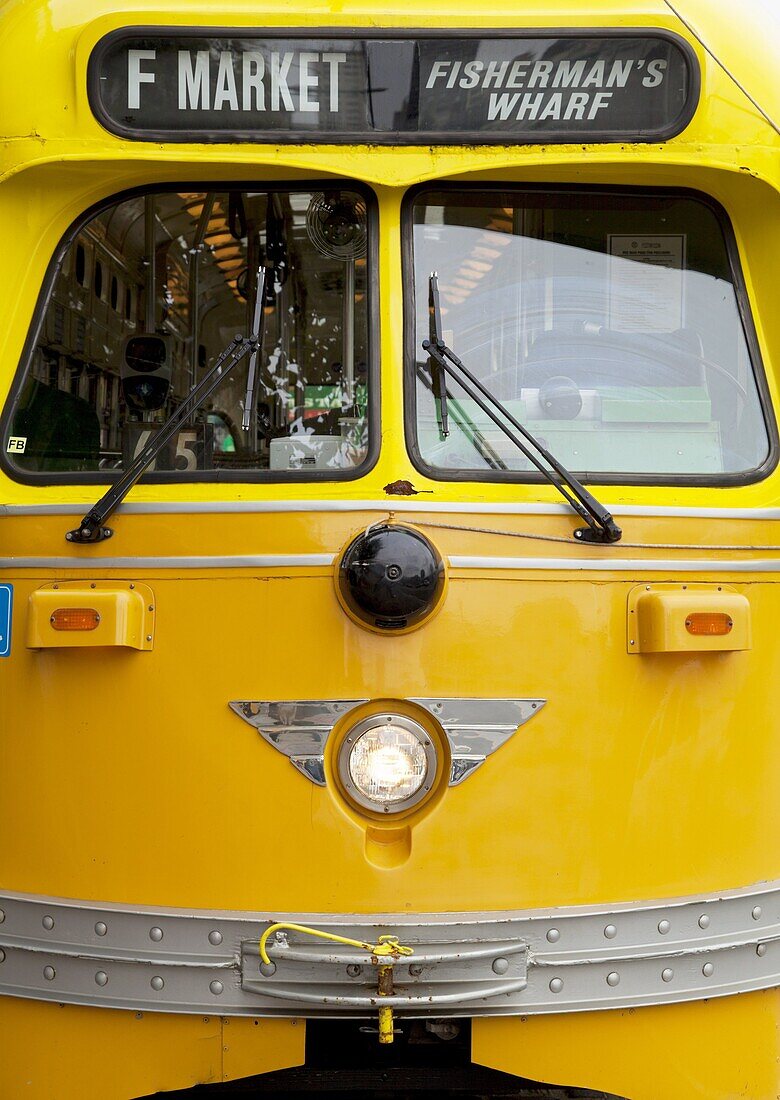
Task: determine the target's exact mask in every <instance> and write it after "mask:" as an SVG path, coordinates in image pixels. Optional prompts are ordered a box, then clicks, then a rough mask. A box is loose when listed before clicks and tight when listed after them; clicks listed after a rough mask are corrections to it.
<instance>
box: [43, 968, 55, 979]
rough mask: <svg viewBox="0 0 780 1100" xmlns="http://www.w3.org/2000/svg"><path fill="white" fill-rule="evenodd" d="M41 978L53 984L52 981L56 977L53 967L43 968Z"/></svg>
mask: <svg viewBox="0 0 780 1100" xmlns="http://www.w3.org/2000/svg"><path fill="white" fill-rule="evenodd" d="M43 976H44V978H45V979H46V981H47V982H53V981H54V979H55V978H56V977H57V971H56V970H55V969H54V967H53V966H44V968H43Z"/></svg>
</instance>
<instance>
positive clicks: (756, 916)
mask: <svg viewBox="0 0 780 1100" xmlns="http://www.w3.org/2000/svg"><path fill="white" fill-rule="evenodd" d="M750 915H751V917H752V918H753V920H761V906H760V905H754V906H753V911H752V913H751V914H750Z"/></svg>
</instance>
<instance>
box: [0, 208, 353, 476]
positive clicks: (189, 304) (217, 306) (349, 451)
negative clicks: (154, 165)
mask: <svg viewBox="0 0 780 1100" xmlns="http://www.w3.org/2000/svg"><path fill="white" fill-rule="evenodd" d="M368 231H369V226H368V217H367V200H366V197H365V195H363V194H360V193H358V192H357V191H356V190H351V189H350V188H348V187H345V188H339V187H338V186H336V187H334V188H333V189H332V190H328V191H314V190H305V191H291V190H261V189H258V190H256V191H246V190H244V191H238V190H217V191H208V192H206V191H186V192H185V191H159V192H156V193H151V194H146V195H139V196H137V197H134V198H129V199H124V200H122V201H119V202H116V203H114V204H112V205H110V206H107V207H105V208H104V209H103V210H102V212H101V213H100V214H98V215H97V216H96V217H94V218H93V219H92V220H91V221H89V222H87V223H86V224H85V225H84V226H83V227H82V228H81V229H80V231H79V232H78V233H77V234H76V236H75V237H74V238H73V240H72V242H71V243H70V245H69V246H68V248H67V249H66V251H65V254H64V257H63V260H62V264H61V267H60V270H59V272H58V274H57V275H56V278H55V279H54V282H53V284H52V286H51V289H50V292H49V295H48V299H47V301H46V303H45V306H44V312H43V319H42V325H41V329H40V335H39V337H38V340H37V343H36V345H35V347H34V349H33V352H32V355H31V358H30V361H29V362H28V363H27V365H26V371H25V375H24V378H23V381H22V385H21V389H19V390H18V391H17V392H18V396H17V399H16V401H15V404H14V407H13V409H12V410H11V422H10V433H9V434H10V435H11V436H13V437H14V438H15V439H17V440H22V441H23V443H22V444H17V449H16V450H15V452H14V453H13V456H12V461H13V462H14V463H15V465H16V466H17V468H18V469H20V470H23V471H25V472H28V473H47V474H48V473H52V472H54V473H56V472H60V473H82V472H87V473H88V472H89V471H94V472H96V477H95V479H96V480H99V479H100V478H99V474H97V472H99V471H121V470H122V469H123V468H126V466H127V465H128V464H129V462H130V461H131V460H132V458H133V457H134V456H135V455H136V454H137V453H138V452H139V451H140V450H141V448H142V447H143V446H144V445H145V444H146V443H147V441H148V440H149V438H150V435H151V434H152V433H154V432H155V431H156V430H157V429H158V428H159V427H160V425H161V424H162V423H163V422H164V421H165V419H166V418H167V417H168V416H169V415H170V414H171V412H173V411H174V410H175V408H176V406H177V405H178V404H179V403H180V402H181V401H182V399H183V398H184V397H185V396H186V394H187V393H188V391H189V390H190V389H191V387H192V386H193V385H194V384H195V383H196V382H198V381H199V380H200V379H201V378H202V377H203V375H204V373H205V371H206V370H207V369H208V367H209V366H211V364H212V363H213V362H214V361H215V359H216V358H217V356H218V355H219V353H220V351H221V350H222V349H223V348H224V347H225V345H226V344H227V343H228V342H229V341H230V340H231V339H232V338H233V337H234V336H235V335H236V334H238V333H240V334H248V333H249V332H251V326H252V318H253V315H254V311H255V302H256V296H257V280H258V276H257V272H258V269H259V268H260V267H262V268H263V269H264V271H265V283H266V289H265V294H264V296H263V301H262V309H261V313H262V316H263V322H264V338H263V345H262V351H261V353H260V355H259V357H258V362H257V385H256V391H255V400H254V409H253V415H252V417H251V423H250V424H249V426H248V427H247V428H246V429H245V428H244V427H243V426H242V419H243V405H244V399H245V394H246V384H247V373H248V365H249V357H248V356H247V357H246V358H245V359H244V360H243V362H242V363H241V364H240V365H239V366H238V367H237V368H236V369H235V370H234V371H233V373H232V375H231V376H230V377H229V378H228V379H227V380H226V381H224V382H223V383H222V385H221V386H220V387H219V389H218V390H217V391H216V393H215V394H214V395H213V396H212V398H211V399H210V400H209V402H208V405H207V407H205V408H203V409H201V410H200V411H199V412H197V413H195V414H194V415H193V416H192V418H191V420H190V421H189V422H188V423H187V424H185V425H184V426H183V427H182V428H181V429H180V431H179V433H178V435H177V436H176V437H175V438H174V440H173V441H172V442H171V444H170V445H168V446H167V447H166V448H165V450H164V451H163V452H162V453H161V454H160V456H159V457H158V458H157V460H156V463H155V465H154V466H153V467H152V469H155V470H156V471H158V472H171V471H175V472H176V473H178V474H181V475H182V476H184V477H186V476H187V475H196V476H199V477H200V478H201V479H202V478H206V479H208V478H212V477H213V478H221V479H224V478H226V477H232V478H233V479H235V480H240V479H241V478H246V477H247V475H251V474H252V473H253V472H256V471H269V475H268V476H271V477H273V476H275V475H282V474H286V473H290V472H296V471H297V472H298V476H302V477H305V476H307V475H311V474H319V476H338V475H339V473H341V474H342V475H348V474H349V472H351V471H353V470H354V469H355V468H356V467H358V466H360V465H361V463H363V462H364V461H365V460H366V457H367V452H368V438H369V431H368V428H369V425H368V404H369V386H370V384H371V383H370V379H369V370H368V363H369V320H368V285H367V283H368V280H367V250H368Z"/></svg>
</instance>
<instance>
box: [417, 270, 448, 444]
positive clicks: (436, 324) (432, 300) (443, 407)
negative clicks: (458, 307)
mask: <svg viewBox="0 0 780 1100" xmlns="http://www.w3.org/2000/svg"><path fill="white" fill-rule="evenodd" d="M428 332H429V341H428V343H429V345H432V346H433V347H439V346H440V345H441V346H443V344H442V328H441V308H440V306H439V283H438V279H437V278H436V276H435V275H432V276H431V278H430V279H429V280H428ZM423 347H425V344H423ZM428 366H429V368H430V372H431V383H432V387H431V388H432V391H433V400H434V404H435V405H436V415H437V419H438V421H439V432H440V434H441V438H442V439H446V438H447V436H448V435H449V434H450V425H449V418H448V416H447V412H448V410H447V374H446V371H445V370H444V368H443V367H442V365H441V363H440V362H439V359H438V358H437V357H436V355H434V354H431V355H430V356H429V357H428Z"/></svg>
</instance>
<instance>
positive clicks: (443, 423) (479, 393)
mask: <svg viewBox="0 0 780 1100" xmlns="http://www.w3.org/2000/svg"><path fill="white" fill-rule="evenodd" d="M428 303H429V310H430V339H428V340H423V343H422V346H423V350H424V351H427V353H428V356H429V358H430V359H431V360H432V361H433V363H435V364H436V367H437V371H438V375H439V379H440V378H441V376H442V375H443V374H448V375H449V376H450V377H451V378H452V379H453V380H454V381H455V382H457V383H458V385H459V386H460V387H461V389H463V390H464V392H465V393H466V395H467V396H468V397H470V398H471V400H472V401H474V403H475V404H476V405H477V406H478V407H479V408H480V409H482V411H483V412H484V413H485V414H486V416H488V417H489V418H490V419H491V420H492V421H493V423H494V424H495V425H496V427H497V428H499V429H500V430H501V431H502V432H503V433H504V435H505V436H506V437H507V439H509V440H510V441H511V442H512V443H513V444H514V445H515V446H516V447H517V449H518V450H519V451H521V452H522V453H523V454H524V455H525V457H526V458H527V459H528V461H529V462H530V463H531V464H532V465H534V466H535V467H536V469H537V470H538V471H539V472H540V473H541V474H543V475H544V476H545V477H546V478H547V480H548V481H549V482H550V484H551V485H554V486H555V488H556V489H557V490H558V492H559V493H560V494H561V496H562V497H563V498H564V500H565V501H566V502H567V504H568V505H569V506H570V507H571V508H573V509H574V511H575V512H576V513H577V515H578V516H579V517H580V518H581V519H583V520H584V521H585V523H586V524H587V527H578V528H576V529H575V531H574V537H575V539H578V540H579V541H580V542H601V543H605V542H618V541H619V539H620V538H621V537H622V535H623V532H622V531H621V529H620V528H619V527H618V525H617V524H616V523H615V521H614V519H613V518H612V515H611V513H610V512H609V511H608V510H607V509H606V508H605V507H604V505H603V504H601V503H600V502H599V501H598V500H596V498H595V497H594V496H593V494H592V493H589V492H588V490H587V489H586V488H585V486H584V485H582V484H581V483H580V482H579V481H578V480H577V478H576V477H575V476H574V475H573V474H571V473H569V471H568V470H567V469H566V467H565V466H563V465H562V464H561V463H560V462H559V461H558V459H557V458H556V457H555V456H554V455H552V454H550V452H549V451H548V450H547V448H546V447H545V446H544V445H543V444H542V443H540V442H539V440H538V439H537V438H536V437H535V436H534V435H532V434H531V432H529V431H528V429H527V428H524V427H523V425H522V424H521V423H520V421H519V420H517V419H515V417H514V416H512V414H511V413H510V411H509V410H508V409H507V408H506V407H505V406H504V405H503V404H502V403H501V402H500V401H499V400H498V398H497V397H495V396H494V395H493V394H492V393H491V392H490V390H489V389H488V388H487V387H486V386H485V385H483V383H482V382H480V380H479V379H478V378H477V377H476V375H474V374H472V372H471V371H470V370H469V369H468V367H466V366H464V364H463V363H462V362H461V360H460V359H459V358H458V357H457V355H456V354H455V352H454V351H452V349H451V348H449V347H447V345H446V344H445V343H444V339H443V337H442V328H441V310H440V308H439V280H438V277H437V275H436V272H433V274H432V275H431V276H430V278H429V280H428ZM437 390H438V394H437V393H436V391H437ZM434 394H436V396H437V397H438V399H439V400H438V404H439V425H440V430H441V432H442V435H446V434H447V432H446V430H445V429H446V428H447V414H446V407H447V406H446V400H447V398H446V384H445V385H442V384H441V382H440V381H439V382H438V384H437V383H436V382H435V381H434ZM442 395H443V399H442ZM502 417H503V418H504V419H503V420H502V419H501V418H502ZM506 421H508V423H506ZM510 425H511V427H510ZM523 441H525V442H523ZM527 445H529V446H530V447H533V448H534V450H535V451H536V453H534V451H532V450H530V449H529V446H527ZM540 455H541V458H543V459H544V461H545V462H546V463H547V464H548V465H549V466H550V467H551V469H549V470H548V469H547V466H545V465H544V463H543V462H542V461H541V459H540V457H539V456H540Z"/></svg>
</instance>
